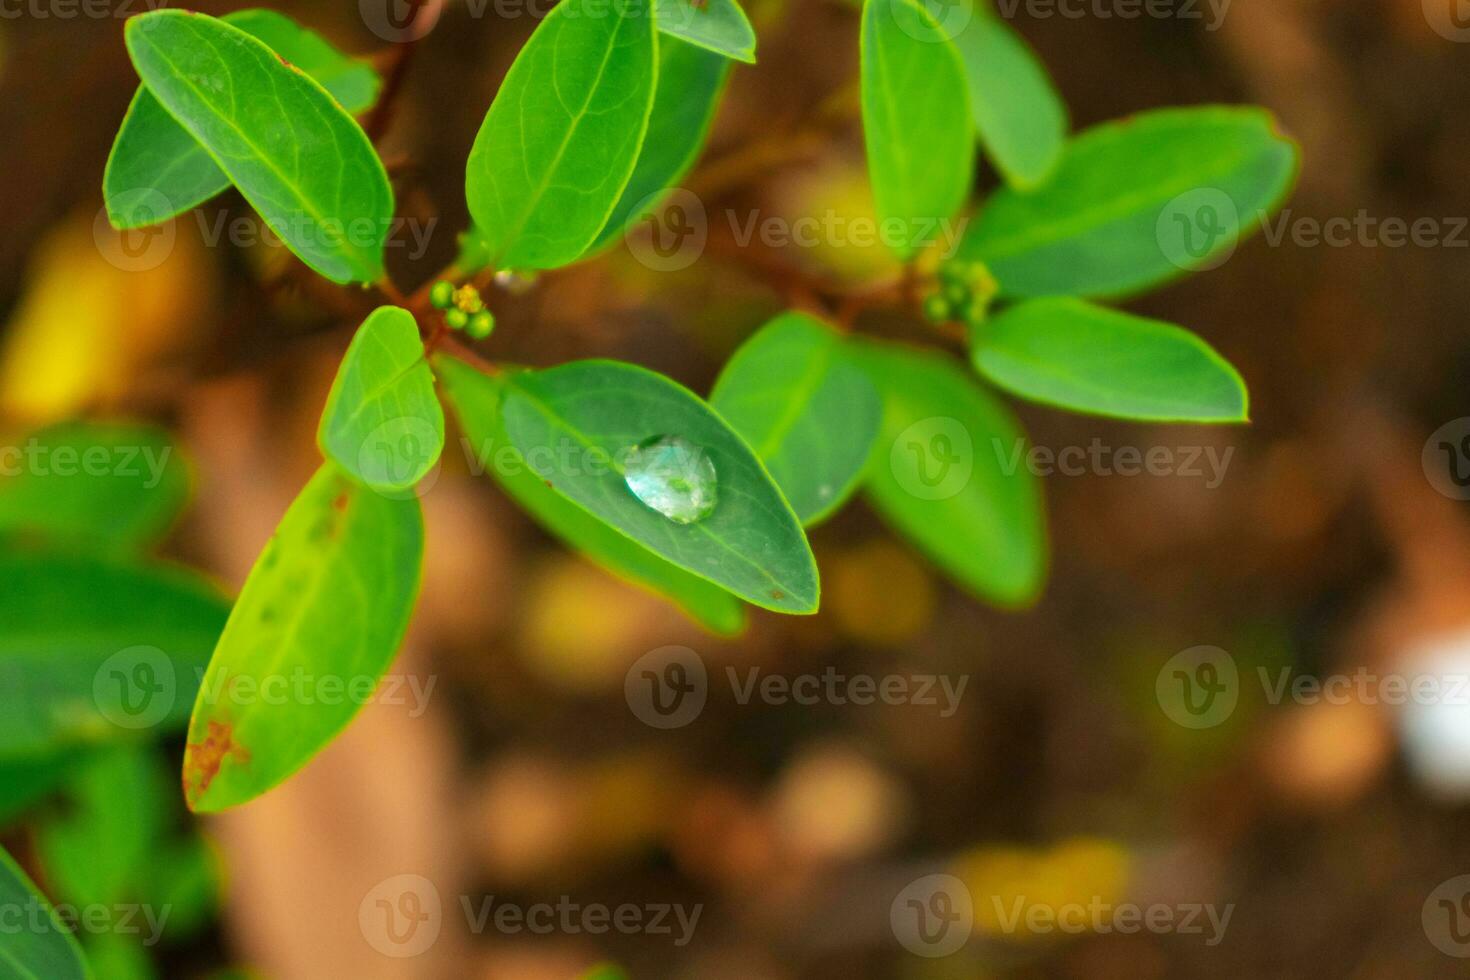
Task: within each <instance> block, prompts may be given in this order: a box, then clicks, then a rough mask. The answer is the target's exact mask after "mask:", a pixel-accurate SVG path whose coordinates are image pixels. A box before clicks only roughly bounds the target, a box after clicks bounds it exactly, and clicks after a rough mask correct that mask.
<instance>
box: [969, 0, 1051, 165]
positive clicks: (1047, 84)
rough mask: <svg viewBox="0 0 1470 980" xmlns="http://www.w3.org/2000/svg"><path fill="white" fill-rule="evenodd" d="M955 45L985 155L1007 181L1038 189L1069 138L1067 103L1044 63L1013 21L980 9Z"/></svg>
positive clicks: (971, 110)
mask: <svg viewBox="0 0 1470 980" xmlns="http://www.w3.org/2000/svg"><path fill="white" fill-rule="evenodd" d="M954 43H955V48H956V49H957V50H958V51H959V53H960V58H961V60H962V61H963V62H964V65H965V78H966V80H967V81H968V82H969V86H970V112H971V114H972V115H973V116H974V119H975V128H976V130H977V131H978V132H979V134H980V142H981V144H982V145H983V146H984V147H985V152H986V154H987V155H989V157H990V159H991V161H992V162H993V163H994V164H995V167H996V169H997V170H999V171H1000V173H1001V176H1003V177H1004V178H1005V179H1006V183H1008V184H1010V185H1011V186H1012V187H1019V188H1028V187H1035V186H1036V185H1037V184H1039V183H1041V182H1042V181H1043V180H1045V179H1046V176H1047V175H1048V174H1049V173H1051V171H1052V168H1053V167H1055V166H1056V163H1057V160H1058V159H1059V158H1060V156H1061V153H1062V147H1063V146H1064V145H1065V144H1066V141H1067V107H1066V105H1065V104H1064V103H1063V102H1062V98H1061V96H1060V95H1058V94H1057V91H1056V89H1055V88H1054V87H1053V86H1052V82H1051V78H1050V77H1049V76H1048V75H1047V73H1046V67H1045V66H1044V65H1043V64H1042V63H1041V60H1040V59H1039V58H1037V57H1036V54H1035V52H1033V51H1032V50H1031V48H1030V47H1029V46H1028V45H1027V44H1026V41H1025V39H1024V38H1022V37H1021V35H1020V34H1018V33H1016V31H1015V30H1014V29H1013V28H1012V27H1011V26H1010V25H1009V24H1007V23H1006V22H1005V21H1003V20H1001V19H1000V18H999V17H995V16H992V15H989V14H982V13H980V12H979V11H976V13H975V16H973V17H972V18H971V19H970V22H969V23H968V24H967V25H965V28H964V30H962V31H960V33H959V34H957V35H955V39H954Z"/></svg>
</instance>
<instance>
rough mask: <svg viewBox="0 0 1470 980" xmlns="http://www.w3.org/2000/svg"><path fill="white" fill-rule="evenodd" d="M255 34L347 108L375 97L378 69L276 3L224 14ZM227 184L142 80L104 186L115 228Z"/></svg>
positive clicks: (194, 201)
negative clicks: (288, 14) (283, 11)
mask: <svg viewBox="0 0 1470 980" xmlns="http://www.w3.org/2000/svg"><path fill="white" fill-rule="evenodd" d="M220 19H221V20H223V21H225V22H226V23H228V24H231V25H233V26H235V27H238V28H239V29H240V30H242V31H244V32H245V33H246V34H249V35H251V36H252V37H258V38H260V39H261V40H262V41H264V42H265V43H266V44H268V45H270V47H271V50H273V51H275V53H276V54H278V55H280V56H281V57H282V58H285V59H286V60H287V61H289V62H290V63H291V64H293V65H295V66H296V67H297V68H299V69H301V70H302V71H304V72H306V73H307V74H308V75H310V76H311V77H312V78H314V79H316V80H317V81H318V82H320V83H321V84H322V87H323V88H325V89H326V90H327V92H328V93H330V94H331V96H332V98H334V99H336V100H337V104H338V105H340V106H342V108H343V109H345V110H347V111H348V112H350V113H358V112H361V111H363V110H364V109H366V108H368V106H370V105H372V104H373V102H374V101H375V100H376V99H377V97H378V85H379V80H378V75H377V72H375V71H373V68H372V66H371V65H369V64H368V63H367V62H365V61H362V60H360V59H357V58H349V57H348V56H346V55H344V54H342V53H341V52H339V51H338V50H337V49H335V48H333V47H332V46H331V45H330V44H328V43H327V42H326V41H324V40H322V38H321V36H320V35H317V34H315V33H313V32H311V31H309V30H307V29H305V28H304V27H302V26H301V25H299V24H297V23H296V22H295V21H293V20H291V19H290V18H289V17H285V16H283V15H281V14H278V13H276V12H275V11H274V10H258V9H257V10H238V11H236V12H234V13H232V14H225V15H224V16H223V17H221V18H220ZM229 186H230V178H229V177H227V176H225V172H224V171H223V170H221V169H220V168H219V167H218V166H217V165H216V164H215V162H214V160H213V159H212V158H211V157H210V155H209V152H208V151H207V150H205V149H204V147H202V146H200V145H199V143H198V141H197V140H195V139H194V137H193V136H190V135H189V131H188V130H186V129H185V128H184V127H182V126H180V125H179V124H178V123H177V122H175V121H174V118H173V116H170V115H169V114H168V111H167V110H166V109H164V108H163V106H161V105H159V103H158V100H157V99H155V98H154V97H153V95H152V93H150V92H149V91H148V89H147V88H145V87H143V86H139V87H138V91H137V93H136V94H135V95H134V96H133V101H132V104H131V105H129V106H128V113H127V115H126V116H125V117H123V122H122V126H121V128H119V129H118V132H117V139H116V140H115V141H114V142H113V144H112V153H111V154H109V155H108V157H107V170H106V172H105V173H104V174H103V176H102V193H103V197H104V198H105V200H106V202H107V217H108V219H109V220H110V221H111V222H112V226H113V227H114V228H119V229H121V228H138V227H141V226H143V225H151V224H158V223H159V222H162V221H166V220H167V219H169V218H171V217H173V216H174V215H176V214H179V213H181V212H184V211H187V210H189V209H190V208H192V207H195V206H196V205H199V204H202V203H203V202H205V201H207V200H209V199H210V198H211V197H214V196H215V195H216V194H218V193H220V192H221V191H223V190H225V189H226V188H228V187H229Z"/></svg>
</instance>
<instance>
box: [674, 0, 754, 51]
mask: <svg viewBox="0 0 1470 980" xmlns="http://www.w3.org/2000/svg"><path fill="white" fill-rule="evenodd" d="M653 11H654V22H655V23H656V24H658V29H659V30H660V31H662V32H663V33H665V34H667V35H671V36H673V37H677V38H680V39H682V40H685V41H688V42H689V43H690V44H694V45H697V46H699V47H701V48H704V49H706V50H708V51H713V52H715V53H716V54H720V55H723V56H724V57H726V58H734V59H735V60H736V61H744V62H746V63H748V64H752V65H753V64H755V30H754V29H753V28H752V27H751V26H750V21H749V20H747V19H746V17H745V11H744V10H741V9H740V4H738V3H736V2H735V0H702V2H700V3H697V4H696V3H694V2H693V0H654V4H653Z"/></svg>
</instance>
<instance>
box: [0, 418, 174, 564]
mask: <svg viewBox="0 0 1470 980" xmlns="http://www.w3.org/2000/svg"><path fill="white" fill-rule="evenodd" d="M10 452H11V453H13V457H7V456H6V450H0V476H3V479H0V534H20V535H26V536H30V535H35V536H39V537H41V538H43V539H45V540H47V541H48V542H51V541H56V542H71V543H79V544H85V545H87V546H89V547H93V548H100V549H104V550H109V551H114V550H115V551H126V550H134V549H139V548H144V547H146V546H148V545H150V544H153V543H155V542H157V541H158V540H159V539H160V538H162V537H163V536H164V534H165V533H166V532H167V531H168V529H169V528H170V527H171V526H172V525H173V523H174V521H175V519H176V518H177V517H178V515H179V513H180V512H181V511H182V510H183V508H184V504H185V503H186V502H187V500H188V498H189V491H190V486H191V484H192V482H193V478H192V475H191V473H190V467H189V462H188V460H187V459H186V458H185V456H184V454H183V453H182V452H180V451H179V450H178V448H177V447H176V446H174V445H173V444H172V443H171V442H170V440H169V437H168V434H167V433H165V432H163V431H161V430H159V429H155V428H152V427H148V426H133V425H98V424H91V423H83V422H70V423H63V424H60V425H55V426H51V427H50V428H46V429H43V430H41V431H39V432H36V433H34V434H33V435H31V436H30V437H29V438H27V439H26V440H25V441H24V443H23V444H21V445H18V446H15V447H12V449H11V450H10Z"/></svg>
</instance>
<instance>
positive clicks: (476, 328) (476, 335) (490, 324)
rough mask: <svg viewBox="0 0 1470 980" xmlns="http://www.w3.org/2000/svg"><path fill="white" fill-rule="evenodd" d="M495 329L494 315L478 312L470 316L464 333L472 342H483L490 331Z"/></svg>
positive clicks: (487, 311)
mask: <svg viewBox="0 0 1470 980" xmlns="http://www.w3.org/2000/svg"><path fill="white" fill-rule="evenodd" d="M494 329H495V314H493V313H491V312H490V311H489V310H480V311H479V312H477V313H474V314H472V315H471V316H470V322H469V324H468V325H467V326H466V327H465V333H467V334H469V336H470V339H472V340H484V339H485V338H486V337H488V336H490V331H492V330H494Z"/></svg>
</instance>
